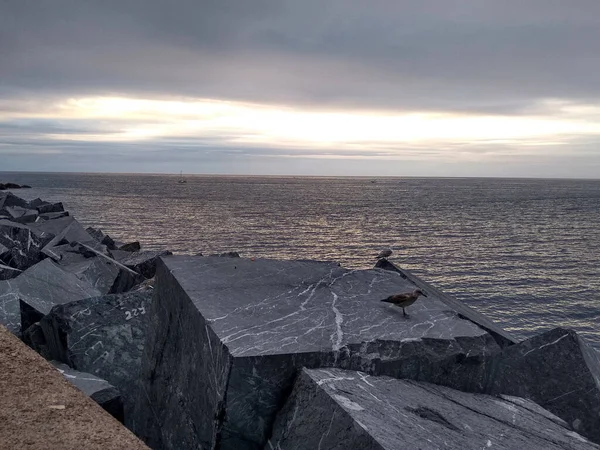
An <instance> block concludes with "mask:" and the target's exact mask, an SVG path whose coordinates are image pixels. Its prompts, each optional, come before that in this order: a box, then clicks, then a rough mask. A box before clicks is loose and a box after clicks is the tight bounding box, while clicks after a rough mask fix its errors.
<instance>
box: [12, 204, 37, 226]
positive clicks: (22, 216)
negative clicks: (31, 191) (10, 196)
mask: <svg viewBox="0 0 600 450" xmlns="http://www.w3.org/2000/svg"><path fill="white" fill-rule="evenodd" d="M4 209H5V211H6V212H8V214H9V215H10V216H11V220H13V221H14V222H18V223H32V222H35V220H36V219H37V217H38V212H37V210H35V209H29V208H21V207H20V206H7V207H6V208H4Z"/></svg>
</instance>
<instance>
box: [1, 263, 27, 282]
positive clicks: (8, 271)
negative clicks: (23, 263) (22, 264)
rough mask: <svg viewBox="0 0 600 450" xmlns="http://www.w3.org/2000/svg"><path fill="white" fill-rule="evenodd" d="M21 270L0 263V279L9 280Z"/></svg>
mask: <svg viewBox="0 0 600 450" xmlns="http://www.w3.org/2000/svg"><path fill="white" fill-rule="evenodd" d="M22 272H23V271H22V270H19V269H15V268H14V267H10V266H6V265H4V264H0V281H1V280H10V279H11V278H15V277H17V276H19V274H21V273H22Z"/></svg>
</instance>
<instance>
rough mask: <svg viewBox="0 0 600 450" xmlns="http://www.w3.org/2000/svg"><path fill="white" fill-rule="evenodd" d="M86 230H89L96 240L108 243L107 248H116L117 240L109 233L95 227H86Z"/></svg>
mask: <svg viewBox="0 0 600 450" xmlns="http://www.w3.org/2000/svg"><path fill="white" fill-rule="evenodd" d="M85 231H87V232H88V233H89V234H90V236H92V237H93V238H94V239H96V241H98V242H99V243H101V244H103V245H106V248H107V249H109V250H116V248H117V247H116V245H115V241H114V240H113V239H112V238H111V237H110V236H109V235H107V234H104V233H103V232H102V230H100V229H98V230H97V229H95V228H92V227H88V228H86V229H85Z"/></svg>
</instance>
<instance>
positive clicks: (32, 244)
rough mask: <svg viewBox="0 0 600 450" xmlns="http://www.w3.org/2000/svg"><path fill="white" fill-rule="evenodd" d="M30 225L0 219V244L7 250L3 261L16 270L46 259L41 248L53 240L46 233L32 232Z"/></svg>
mask: <svg viewBox="0 0 600 450" xmlns="http://www.w3.org/2000/svg"><path fill="white" fill-rule="evenodd" d="M31 225H34V224H30V225H25V224H21V223H17V222H13V221H10V220H6V219H0V244H2V245H3V246H4V247H6V248H8V249H9V252H8V254H7V252H4V255H3V261H4V262H5V263H6V264H7V265H10V266H11V267H14V268H16V269H21V270H24V269H27V268H29V267H31V266H32V265H34V264H36V263H38V262H40V261H41V260H42V259H44V258H46V255H45V254H43V253H42V250H43V248H44V247H45V246H46V245H47V244H48V242H50V241H51V240H52V239H53V238H54V234H52V233H48V232H43V231H40V232H34V231H32V230H31V228H30V226H31Z"/></svg>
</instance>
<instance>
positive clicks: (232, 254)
mask: <svg viewBox="0 0 600 450" xmlns="http://www.w3.org/2000/svg"><path fill="white" fill-rule="evenodd" d="M200 256H202V255H200ZM209 256H220V257H222V258H239V257H240V254H239V253H238V252H224V253H215V254H213V255H209Z"/></svg>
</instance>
